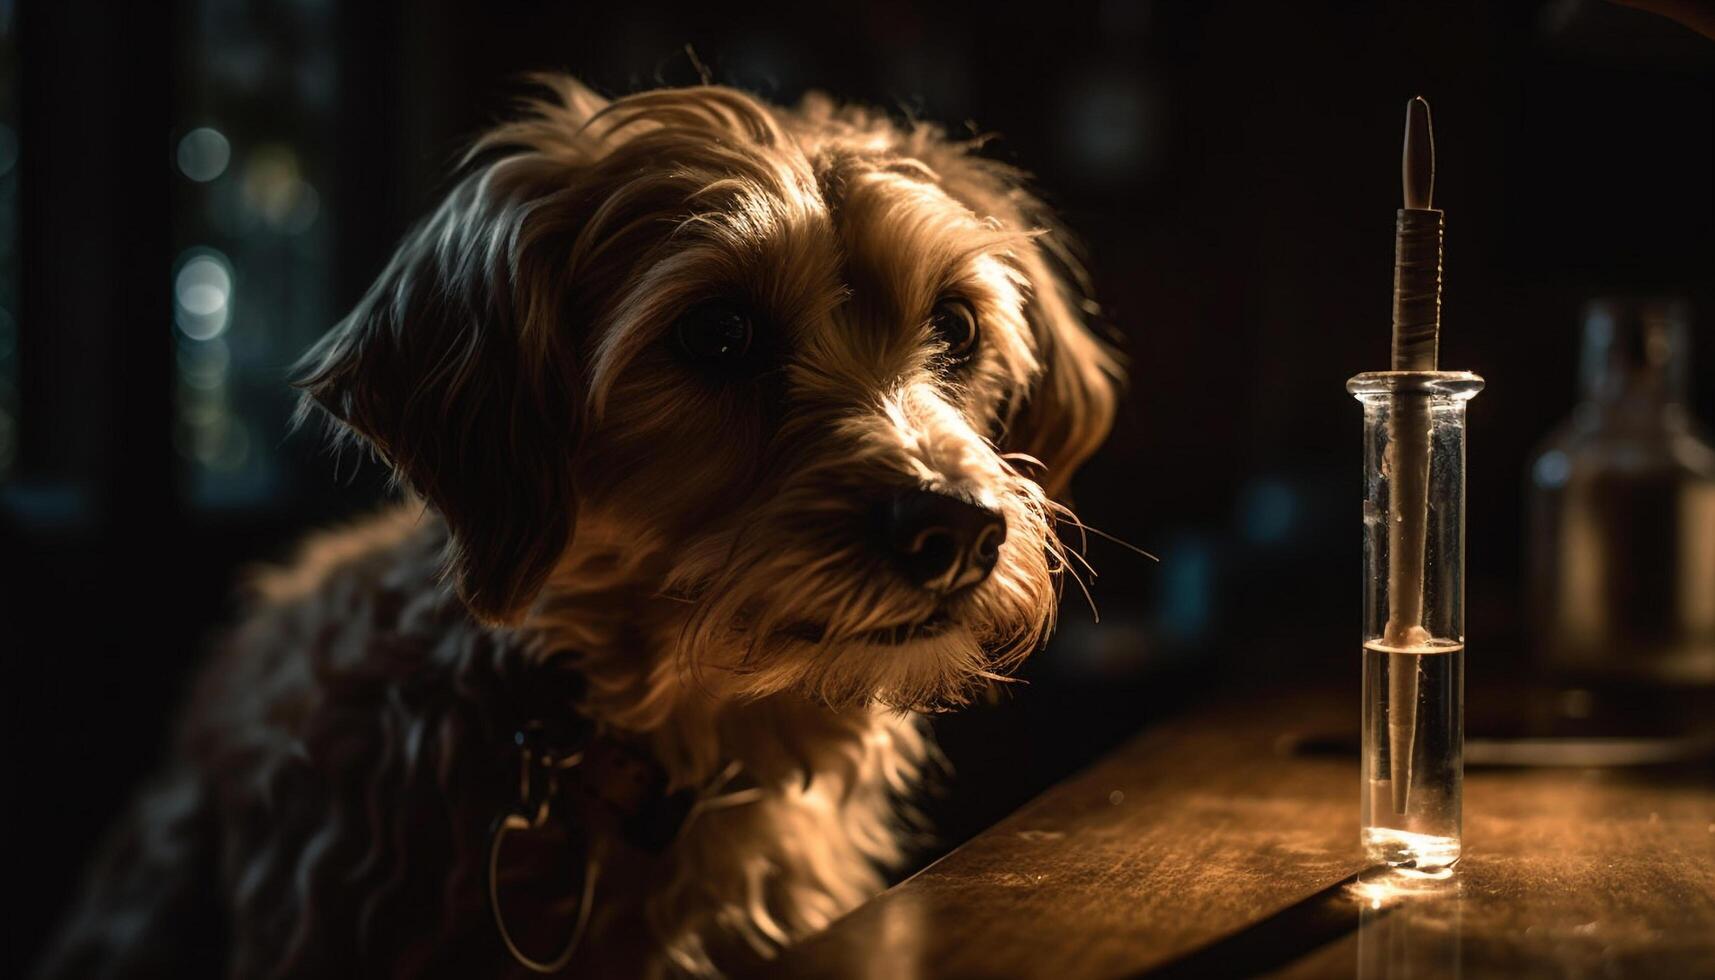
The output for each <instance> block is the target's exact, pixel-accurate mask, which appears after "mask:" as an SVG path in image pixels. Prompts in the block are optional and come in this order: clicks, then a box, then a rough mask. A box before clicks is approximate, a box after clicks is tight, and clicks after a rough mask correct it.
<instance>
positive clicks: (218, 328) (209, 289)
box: [173, 249, 232, 340]
mask: <svg viewBox="0 0 1715 980" xmlns="http://www.w3.org/2000/svg"><path fill="white" fill-rule="evenodd" d="M173 300H174V305H175V307H176V309H175V311H174V316H173V322H174V323H176V324H178V327H179V331H180V332H181V333H183V334H184V335H185V336H186V337H189V338H190V339H192V340H211V339H213V338H215V337H218V336H220V334H221V333H222V332H223V331H225V330H226V324H227V320H228V318H229V314H230V309H231V306H230V304H231V301H232V267H231V265H230V264H229V263H228V262H227V261H226V256H224V255H221V254H220V253H219V252H216V251H214V250H213V249H193V250H192V251H190V252H188V253H186V258H185V259H184V260H183V261H182V262H181V263H180V265H179V273H178V276H177V277H176V278H175V279H174V281H173Z"/></svg>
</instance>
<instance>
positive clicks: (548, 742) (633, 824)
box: [488, 670, 761, 973]
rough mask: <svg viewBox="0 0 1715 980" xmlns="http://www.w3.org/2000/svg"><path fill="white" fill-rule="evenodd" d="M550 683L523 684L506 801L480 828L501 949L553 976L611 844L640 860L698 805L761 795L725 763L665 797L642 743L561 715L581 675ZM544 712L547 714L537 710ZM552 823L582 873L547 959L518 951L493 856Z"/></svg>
mask: <svg viewBox="0 0 1715 980" xmlns="http://www.w3.org/2000/svg"><path fill="white" fill-rule="evenodd" d="M552 673H553V674H554V680H555V681H557V682H559V683H557V684H556V683H549V684H546V685H544V686H542V687H533V688H532V694H533V695H534V697H532V698H531V700H533V701H543V702H546V703H545V704H540V705H538V710H535V711H526V712H523V713H522V714H523V716H524V717H525V720H524V721H523V722H521V723H520V724H519V725H518V727H517V729H516V730H515V731H514V733H513V736H512V749H513V751H514V752H515V753H516V759H517V765H518V790H517V796H516V798H515V799H514V800H513V801H512V802H511V803H509V804H508V805H507V806H506V808H505V809H503V810H502V811H501V813H500V815H499V816H498V817H496V818H495V821H494V823H493V825H492V827H491V828H490V831H489V849H488V900H489V910H490V912H491V913H492V914H493V916H494V924H495V928H496V930H497V931H498V932H499V933H500V939H501V942H502V943H503V944H504V945H505V947H506V950H507V952H508V953H509V954H511V956H512V958H513V959H514V960H515V961H516V962H517V963H519V964H520V965H521V966H523V967H525V968H526V969H529V970H531V971H534V972H537V973H557V972H559V971H560V970H562V969H564V968H565V966H566V965H567V964H568V963H570V962H571V958H572V956H573V955H574V954H575V953H576V952H577V948H578V945H579V943H580V942H581V941H582V938H583V933H584V929H585V928H586V927H587V926H588V924H589V917H590V911H591V908H592V906H593V904H594V898H595V886H596V879H597V877H598V876H599V874H600V870H601V864H602V860H603V858H604V856H605V854H606V852H607V848H608V846H609V844H610V842H612V841H616V840H617V841H624V842H625V843H626V844H629V845H630V846H631V847H633V848H636V849H638V850H640V851H644V852H647V853H649V854H660V853H661V852H662V851H664V850H666V848H667V846H668V845H669V844H671V843H672V842H673V841H674V839H676V838H677V837H678V835H679V832H680V831H681V830H682V829H683V828H684V826H685V824H686V822H687V821H688V820H690V819H691V817H692V815H693V813H694V812H695V811H696V809H697V808H698V806H699V805H705V804H706V805H720V806H731V805H735V804H742V803H746V802H751V801H753V800H755V799H756V798H758V797H759V796H760V795H761V790H760V788H759V787H757V786H756V784H755V782H754V780H751V779H750V778H749V777H748V776H747V774H745V773H744V771H743V767H742V766H740V765H739V763H738V762H737V761H736V760H735V761H733V762H731V763H728V765H727V766H726V767H725V768H724V769H722V770H721V771H720V772H719V773H718V774H717V775H716V777H715V778H714V779H713V780H711V781H710V782H709V783H707V784H705V785H704V786H702V787H699V788H695V789H693V788H690V787H683V788H680V789H678V790H674V791H672V792H668V789H667V787H668V778H667V772H666V770H665V769H664V768H663V767H662V766H661V764H660V762H659V761H657V760H656V758H655V756H654V754H653V753H652V752H651V751H650V750H649V747H648V745H647V744H646V743H644V742H643V740H642V739H640V738H638V737H636V736H629V735H625V734H622V733H620V732H617V731H614V730H611V729H609V728H607V727H606V726H602V725H599V724H597V723H596V722H594V721H592V720H590V719H589V718H587V717H585V716H584V715H583V714H582V713H580V712H577V711H575V710H568V709H571V708H572V707H573V706H574V705H576V703H577V702H578V701H580V700H581V699H582V693H583V689H584V682H583V677H582V676H581V675H579V674H576V673H575V672H572V671H567V670H556V671H553V672H552ZM542 708H546V709H547V710H541V709H542ZM550 820H555V821H558V822H559V824H560V826H561V829H562V830H563V831H564V832H565V835H566V838H567V839H568V840H570V841H572V842H574V843H573V846H577V845H578V844H581V845H582V848H583V851H584V875H583V881H582V883H581V892H582V897H581V899H580V901H579V903H578V913H577V918H576V919H575V920H574V924H573V927H572V933H571V936H570V938H569V939H568V940H567V941H566V943H565V945H564V946H563V947H562V948H561V949H560V951H559V952H558V953H557V954H556V955H555V956H554V957H553V958H552V959H548V960H538V959H535V958H533V957H531V956H529V955H528V954H526V953H525V952H524V951H523V950H521V949H520V948H519V947H518V944H517V943H516V942H515V941H514V940H513V938H512V931H511V930H510V929H509V928H508V927H507V923H506V915H505V913H504V912H503V911H502V908H501V903H500V884H499V879H500V873H499V869H500V858H501V852H502V849H503V848H504V846H505V843H506V839H507V837H508V836H510V835H511V834H514V833H528V832H530V831H536V830H541V829H543V828H544V827H545V826H546V825H547V824H548V822H549V821H550Z"/></svg>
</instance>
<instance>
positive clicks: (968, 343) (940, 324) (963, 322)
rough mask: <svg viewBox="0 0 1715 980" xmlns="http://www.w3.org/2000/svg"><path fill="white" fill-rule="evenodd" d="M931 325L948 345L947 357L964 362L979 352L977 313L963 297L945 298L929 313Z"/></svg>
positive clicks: (959, 362)
mask: <svg viewBox="0 0 1715 980" xmlns="http://www.w3.org/2000/svg"><path fill="white" fill-rule="evenodd" d="M929 327H930V329H932V330H934V331H935V336H936V337H937V338H939V339H940V341H941V343H943V344H946V345H947V359H948V360H950V361H952V362H953V363H954V364H963V363H964V362H966V361H968V360H970V359H971V356H972V355H974V354H975V353H976V352H977V339H978V334H979V331H978V329H977V313H976V311H975V310H973V309H971V304H969V303H967V302H965V301H964V300H962V299H944V300H942V301H940V302H939V303H936V304H935V309H934V310H933V311H932V312H931V313H930V314H929Z"/></svg>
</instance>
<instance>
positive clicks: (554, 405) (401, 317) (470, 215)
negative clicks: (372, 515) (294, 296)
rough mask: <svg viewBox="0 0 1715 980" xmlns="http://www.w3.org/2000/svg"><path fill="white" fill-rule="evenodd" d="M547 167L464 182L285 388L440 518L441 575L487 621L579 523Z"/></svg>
mask: <svg viewBox="0 0 1715 980" xmlns="http://www.w3.org/2000/svg"><path fill="white" fill-rule="evenodd" d="M542 170H543V168H542V163H541V161H540V160H539V159H538V160H531V159H530V158H528V157H525V156H514V157H509V158H506V159H503V160H501V161H499V162H498V163H494V164H491V165H489V166H487V167H485V168H483V169H481V170H478V171H477V172H475V173H472V174H471V175H469V176H467V177H466V178H464V179H463V181H462V182H460V183H459V184H458V185H457V187H456V188H455V189H454V190H453V191H452V193H451V194H450V195H448V197H447V199H446V201H445V202H444V203H443V204H442V205H441V206H440V208H439V209H438V210H437V211H436V212H435V213H434V214H433V215H431V216H430V217H429V218H428V219H427V220H426V221H425V222H423V223H422V224H421V225H420V226H419V227H418V228H417V229H416V230H415V231H414V232H412V233H411V234H410V235H409V236H408V237H407V238H406V240H405V241H404V243H403V244H402V245H401V246H400V247H399V250H398V252H397V254H395V255H394V257H393V259H392V261H391V262H390V263H389V264H388V266H387V268H386V270H385V271H384V272H383V273H382V274H381V277H380V278H379V279H378V280H377V281H376V282H375V284H374V285H373V286H371V287H370V289H369V292H368V293H367V294H366V295H365V296H364V297H363V299H362V300H361V301H360V302H359V303H358V304H357V308H356V309H355V310H353V311H352V313H351V315H349V316H348V317H346V318H345V320H343V321H342V322H340V323H339V325H338V326H336V327H335V328H334V329H333V330H332V331H330V332H329V333H328V334H327V336H325V337H323V338H322V339H321V341H319V342H318V343H317V344H316V345H315V346H314V347H312V348H311V349H310V350H309V352H308V353H306V354H305V355H304V358H303V359H302V361H300V362H299V372H298V378H297V380H296V382H295V383H296V384H297V385H298V387H300V388H302V389H303V390H304V392H305V395H304V400H303V402H302V403H301V404H300V408H299V413H300V418H302V417H303V416H304V415H305V414H306V413H307V412H308V411H309V410H310V409H311V407H312V405H319V406H320V407H321V408H322V409H324V410H326V412H327V413H328V414H329V415H331V416H332V417H333V418H334V419H336V420H337V422H338V425H337V426H336V428H338V429H343V430H344V431H345V432H349V433H352V434H355V435H356V436H357V437H360V438H361V439H362V440H365V441H367V442H368V443H369V445H371V446H372V447H373V448H374V449H375V450H376V451H377V452H378V453H379V454H380V455H381V456H382V457H383V458H384V459H386V461H387V462H388V463H389V464H390V465H391V466H392V467H393V468H394V470H395V473H396V474H397V475H398V476H399V477H400V478H401V479H402V480H403V481H404V482H405V483H407V484H408V485H409V486H410V487H411V488H412V489H414V490H415V491H416V492H417V493H419V494H421V495H422V496H423V498H425V499H426V500H427V501H428V502H429V503H430V504H431V505H432V506H434V507H435V508H436V509H438V510H439V511H440V513H441V514H442V515H443V516H444V517H445V519H446V523H447V526H448V528H449V530H450V532H451V537H450V540H449V543H448V548H447V562H448V569H449V572H450V574H451V575H452V576H453V578H454V581H455V584H456V586H457V589H458V592H459V595H460V596H461V597H462V598H463V599H464V601H465V603H466V604H467V605H468V606H469V607H470V609H471V611H472V612H473V613H474V614H475V615H476V616H477V617H479V618H480V619H483V620H485V621H488V622H511V621H514V620H516V619H517V618H518V617H519V616H521V615H522V614H523V612H524V610H525V609H526V608H527V607H528V604H529V602H530V600H531V599H532V598H533V597H534V595H535V594H536V592H537V591H538V590H539V589H540V587H541V585H542V583H543V581H544V580H545V579H546V577H547V575H548V573H549V572H550V571H551V569H552V568H553V565H554V563H555V561H556V559H558V557H559V556H560V555H561V553H562V552H563V551H564V549H565V547H566V544H567V540H568V538H569V536H570V533H571V528H572V526H573V520H574V514H575V503H574V501H573V499H572V487H571V471H570V467H571V455H572V452H573V448H574V445H573V441H574V437H575V431H576V425H575V421H576V420H575V416H576V414H577V402H576V400H575V399H573V398H571V397H569V395H568V389H569V388H570V387H571V383H570V379H569V377H568V361H567V359H566V358H564V357H563V356H562V353H563V352H562V351H561V346H562V345H563V344H564V343H565V341H564V340H563V339H562V338H561V337H560V336H559V335H560V333H561V330H560V329H559V325H558V323H557V320H558V317H559V313H558V310H557V308H556V307H557V295H558V290H557V289H555V288H552V284H553V281H554V279H555V276H553V275H551V274H550V273H551V272H552V270H553V269H554V268H555V267H556V264H557V261H558V260H556V259H555V257H554V256H555V255H556V253H559V252H560V251H561V250H559V249H556V248H555V247H554V242H553V238H554V237H555V229H554V228H553V227H552V225H553V224H554V222H552V221H551V220H544V219H543V213H544V212H549V211H552V210H553V209H552V208H547V207H544V206H543V205H544V204H545V203H549V202H547V201H546V198H548V197H550V196H551V195H552V194H553V193H555V192H554V190H552V189H551V188H552V187H553V186H554V183H553V182H552V181H550V180H547V179H545V178H547V177H548V175H546V174H544V173H543V172H542ZM558 187H559V189H560V190H559V193H562V194H564V193H567V192H566V190H565V187H566V185H565V183H563V182H561V183H559V184H558ZM545 226H546V227H545Z"/></svg>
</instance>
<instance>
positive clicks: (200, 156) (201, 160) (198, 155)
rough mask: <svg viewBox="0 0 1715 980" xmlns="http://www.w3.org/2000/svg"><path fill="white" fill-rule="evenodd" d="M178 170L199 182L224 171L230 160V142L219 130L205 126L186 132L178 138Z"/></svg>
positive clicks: (203, 181) (203, 182)
mask: <svg viewBox="0 0 1715 980" xmlns="http://www.w3.org/2000/svg"><path fill="white" fill-rule="evenodd" d="M178 157H179V172H180V173H182V174H184V175H185V176H186V177H189V178H190V179H192V180H194V181H196V182H197V183H199V184H206V183H208V182H209V181H211V180H214V179H215V178H217V177H219V176H220V175H221V174H223V173H226V165H227V164H228V163H230V162H231V160H232V144H231V143H228V142H227V139H226V137H225V136H223V135H222V134H221V133H220V131H219V130H217V129H210V128H208V127H207V126H202V127H198V128H197V129H193V130H191V131H190V132H188V133H186V134H185V135H184V137H183V138H182V139H180V140H179V154H178Z"/></svg>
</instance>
